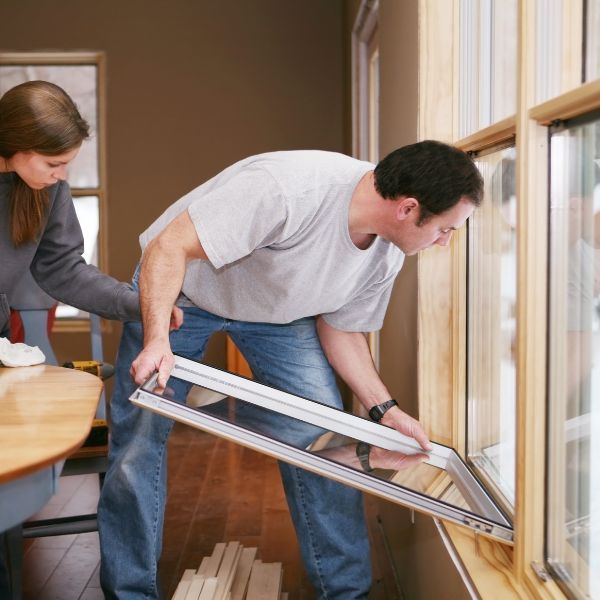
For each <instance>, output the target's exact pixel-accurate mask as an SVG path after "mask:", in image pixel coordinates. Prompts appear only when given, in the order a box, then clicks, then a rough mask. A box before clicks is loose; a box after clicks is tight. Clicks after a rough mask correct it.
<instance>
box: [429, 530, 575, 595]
mask: <svg viewBox="0 0 600 600" xmlns="http://www.w3.org/2000/svg"><path fill="white" fill-rule="evenodd" d="M434 522H435V524H436V526H437V528H438V531H439V533H440V536H441V538H442V540H443V542H444V545H445V546H446V549H447V550H448V553H449V554H450V556H451V558H452V560H453V562H454V564H455V566H456V569H457V571H458V573H459V575H460V576H461V578H462V579H463V581H464V583H465V586H466V587H467V589H468V590H469V592H470V593H471V595H472V597H473V598H523V599H530V598H536V599H540V600H564V599H565V596H564V594H563V593H562V592H561V591H560V589H559V587H558V586H557V585H556V583H554V582H553V581H547V582H545V583H543V582H541V581H539V580H538V579H537V578H536V577H535V575H534V574H533V572H532V575H531V576H530V577H527V576H526V577H525V579H526V581H519V580H518V579H517V576H516V575H515V567H514V564H513V558H512V554H513V550H512V548H511V547H510V546H506V545H504V544H502V543H500V542H496V541H494V540H490V539H488V538H485V537H483V536H478V535H476V534H475V533H473V532H471V531H469V530H467V529H466V528H464V527H460V526H459V525H454V524H452V523H446V522H443V523H442V522H441V521H439V520H437V519H434Z"/></svg>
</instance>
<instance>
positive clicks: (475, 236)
mask: <svg viewBox="0 0 600 600" xmlns="http://www.w3.org/2000/svg"><path fill="white" fill-rule="evenodd" d="M477 165H478V167H479V169H480V171H481V173H482V175H483V178H484V182H485V192H484V201H483V203H482V206H481V207H480V208H479V209H478V210H476V211H475V212H474V213H473V216H472V217H471V218H470V220H469V267H468V278H469V281H468V338H467V343H468V350H467V354H468V359H467V389H468V399H467V400H468V402H467V406H468V432H467V454H468V459H469V461H470V462H471V463H472V464H473V466H474V467H475V468H476V469H477V470H478V471H479V472H480V473H481V474H483V475H484V477H485V479H486V481H487V482H488V483H490V484H491V487H492V488H493V489H494V490H495V492H496V494H497V495H498V494H499V495H500V498H501V499H503V500H504V503H505V505H508V506H509V507H512V505H513V504H514V496H515V390H516V383H515V382H516V379H515V377H516V373H515V331H516V325H515V303H516V272H517V259H516V229H515V224H516V198H515V151H514V148H507V149H504V150H500V151H496V152H493V153H491V154H488V155H486V156H484V157H481V158H478V159H477Z"/></svg>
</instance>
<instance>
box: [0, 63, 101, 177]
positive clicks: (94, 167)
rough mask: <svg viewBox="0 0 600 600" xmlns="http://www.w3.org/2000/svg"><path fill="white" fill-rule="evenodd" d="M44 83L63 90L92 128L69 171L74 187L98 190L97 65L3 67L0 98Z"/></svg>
mask: <svg viewBox="0 0 600 600" xmlns="http://www.w3.org/2000/svg"><path fill="white" fill-rule="evenodd" d="M35 79H41V80H45V81H50V82H52V83H55V84H56V85H58V86H60V87H61V88H63V89H64V90H65V92H67V94H69V96H71V98H72V99H73V101H74V102H75V104H76V105H77V107H78V108H79V112H80V113H81V115H82V116H83V118H84V119H86V120H87V122H88V123H89V124H90V138H89V139H88V140H86V141H85V142H84V143H83V145H82V146H81V150H80V151H79V154H78V155H77V157H76V158H75V160H74V161H73V162H72V163H71V167H70V169H69V178H68V181H69V184H70V185H71V187H82V188H86V187H89V188H96V187H98V181H99V178H98V137H97V133H96V132H97V113H98V106H97V95H98V94H97V83H96V82H97V67H96V66H95V65H0V95H1V94H4V92H6V91H7V90H9V89H10V88H12V87H14V86H15V85H18V84H19V83H23V82H24V81H31V80H35Z"/></svg>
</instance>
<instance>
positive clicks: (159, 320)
mask: <svg viewBox="0 0 600 600" xmlns="http://www.w3.org/2000/svg"><path fill="white" fill-rule="evenodd" d="M193 259H202V260H207V256H206V253H205V252H204V249H203V248H202V244H201V243H200V240H199V239H198V235H197V234H196V229H195V228H194V225H193V223H192V220H191V219H190V216H189V214H188V212H187V211H184V212H183V213H181V214H180V215H179V216H178V217H176V218H175V219H173V221H171V223H169V225H167V227H165V229H164V230H163V231H162V232H161V233H160V234H159V235H157V236H156V237H155V238H154V239H153V240H152V241H151V242H150V243H149V244H148V246H147V247H146V249H145V251H144V254H143V256H142V268H141V272H140V305H141V309H142V323H143V325H144V349H143V350H142V352H141V353H140V354H139V356H138V357H137V358H136V359H135V360H134V361H133V363H132V365H131V375H132V377H133V378H134V380H135V382H136V383H138V384H141V383H143V382H144V381H145V380H146V379H147V378H148V377H150V375H151V374H152V373H154V371H158V373H159V375H158V382H157V384H158V389H164V387H165V385H166V383H167V380H168V378H169V375H170V373H171V369H172V368H173V354H172V352H171V346H170V344H169V325H170V320H171V312H172V309H173V305H174V304H175V301H176V300H177V296H178V295H179V292H180V291H181V286H182V285H183V278H184V276H185V269H186V264H187V262H188V261H189V260H193Z"/></svg>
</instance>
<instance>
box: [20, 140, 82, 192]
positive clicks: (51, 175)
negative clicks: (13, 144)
mask: <svg viewBox="0 0 600 600" xmlns="http://www.w3.org/2000/svg"><path fill="white" fill-rule="evenodd" d="M79 148H80V146H77V147H76V148H73V149H72V150H69V151H68V152H64V153H63V154H56V155H54V156H47V155H45V154H38V153H37V152H17V153H16V154H14V155H13V156H12V158H10V159H9V161H8V164H9V165H10V169H11V170H12V171H15V172H16V173H17V175H19V177H20V178H21V179H22V180H23V181H24V182H25V183H26V184H27V185H28V186H29V187H30V188H33V189H34V190H41V189H42V188H45V187H48V186H50V185H54V184H55V183H56V182H57V181H60V180H63V179H66V178H67V165H68V164H69V163H70V162H71V161H72V160H73V159H74V158H75V157H76V156H77V153H78V152H79Z"/></svg>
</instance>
